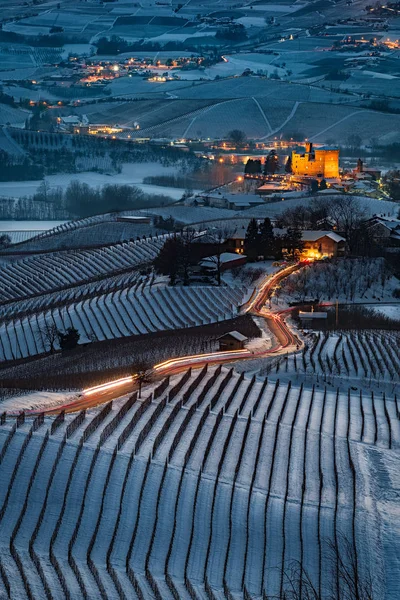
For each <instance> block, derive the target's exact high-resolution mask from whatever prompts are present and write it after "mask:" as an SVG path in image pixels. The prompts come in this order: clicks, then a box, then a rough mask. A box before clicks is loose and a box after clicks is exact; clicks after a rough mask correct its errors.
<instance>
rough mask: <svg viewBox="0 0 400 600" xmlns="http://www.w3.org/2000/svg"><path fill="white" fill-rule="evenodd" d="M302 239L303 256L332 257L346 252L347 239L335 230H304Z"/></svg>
mask: <svg viewBox="0 0 400 600" xmlns="http://www.w3.org/2000/svg"><path fill="white" fill-rule="evenodd" d="M302 240H303V243H304V247H303V251H302V258H322V257H323V256H329V257H330V258H331V257H336V256H343V255H344V253H345V249H346V240H345V238H343V237H342V236H341V235H338V234H337V233H335V232H334V231H303V232H302Z"/></svg>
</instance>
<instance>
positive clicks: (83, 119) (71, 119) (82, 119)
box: [61, 115, 89, 125]
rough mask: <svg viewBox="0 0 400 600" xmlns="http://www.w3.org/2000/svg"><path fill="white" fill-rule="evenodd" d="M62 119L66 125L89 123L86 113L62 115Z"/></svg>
mask: <svg viewBox="0 0 400 600" xmlns="http://www.w3.org/2000/svg"><path fill="white" fill-rule="evenodd" d="M61 121H62V122H63V123H65V124H66V125H87V124H88V123H89V119H88V118H87V116H86V115H82V116H77V115H69V116H68V117H61Z"/></svg>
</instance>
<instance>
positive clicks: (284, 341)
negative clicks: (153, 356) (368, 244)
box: [9, 264, 303, 416]
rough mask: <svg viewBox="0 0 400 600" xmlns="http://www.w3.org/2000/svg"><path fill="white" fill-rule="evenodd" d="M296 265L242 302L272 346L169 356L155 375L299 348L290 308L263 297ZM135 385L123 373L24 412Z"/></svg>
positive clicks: (87, 403) (82, 403)
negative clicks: (274, 307)
mask: <svg viewBox="0 0 400 600" xmlns="http://www.w3.org/2000/svg"><path fill="white" fill-rule="evenodd" d="M297 269H299V264H294V265H290V266H288V267H285V268H284V269H281V270H280V271H278V272H277V273H275V274H274V275H269V276H267V277H266V278H265V279H264V281H263V283H262V284H261V286H260V287H259V288H257V290H256V291H255V293H254V294H253V295H252V297H251V298H250V300H248V302H247V303H246V304H244V305H243V306H242V313H244V314H253V315H255V316H258V317H262V318H264V319H266V321H267V322H268V327H269V329H270V331H271V332H272V333H273V335H274V337H275V338H276V340H277V344H276V345H275V346H273V347H272V348H269V349H262V348H261V349H260V350H259V351H253V352H252V351H250V350H248V349H243V350H233V351H226V352H210V353H207V354H197V355H192V356H182V357H179V358H172V359H170V360H167V361H164V362H163V363H160V364H158V365H154V367H153V372H154V374H155V376H156V377H166V376H167V375H175V374H177V373H179V372H181V371H184V370H185V369H188V368H189V367H193V368H200V367H203V366H204V365H206V364H209V365H211V364H223V363H230V362H232V361H238V360H249V359H256V358H267V357H268V356H277V355H279V354H287V353H289V352H295V351H296V350H299V349H300V348H301V347H302V345H303V343H302V341H301V339H300V338H298V337H297V335H296V334H295V333H294V332H293V331H292V330H291V329H290V327H289V326H288V325H287V323H286V321H285V318H286V317H287V316H288V315H289V314H290V310H282V311H279V312H272V311H270V310H268V309H267V308H266V307H265V303H266V300H267V299H268V298H269V297H270V296H271V294H272V292H273V289H274V288H275V286H276V285H278V284H279V283H280V282H281V281H282V280H283V279H284V278H285V277H288V275H290V274H291V273H293V272H294V271H296V270H297ZM137 388H138V385H137V383H136V377H135V375H132V376H128V377H123V378H121V379H117V380H113V381H109V382H107V383H103V384H101V385H98V386H94V387H92V388H88V389H86V390H83V391H82V392H81V393H80V394H77V395H76V397H75V399H74V400H73V401H71V402H68V403H66V404H62V405H59V406H56V407H52V408H49V409H48V410H45V411H40V410H32V411H25V414H26V415H35V414H39V413H41V412H44V413H45V414H47V415H54V414H57V413H60V412H61V411H62V410H64V411H65V412H67V413H68V412H77V411H80V410H83V409H89V408H94V407H96V406H98V405H100V404H104V403H105V402H109V401H110V400H114V399H116V398H120V397H121V396H123V395H125V394H129V393H132V392H133V391H135V390H136V389H137ZM9 415H10V416H11V413H9Z"/></svg>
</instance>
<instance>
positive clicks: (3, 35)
mask: <svg viewBox="0 0 400 600" xmlns="http://www.w3.org/2000/svg"><path fill="white" fill-rule="evenodd" d="M0 42H5V43H7V42H11V43H14V44H26V45H28V46H34V47H37V48H61V49H62V47H63V46H64V45H65V44H80V43H81V44H84V43H86V39H85V38H79V36H78V35H75V34H74V35H67V34H65V33H62V32H59V33H55V34H54V35H46V34H45V35H22V34H21V33H15V32H14V31H4V30H3V29H0Z"/></svg>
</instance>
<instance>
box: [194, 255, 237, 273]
mask: <svg viewBox="0 0 400 600" xmlns="http://www.w3.org/2000/svg"><path fill="white" fill-rule="evenodd" d="M244 264H246V256H244V254H243V253H240V256H238V255H237V253H235V252H223V253H222V254H221V255H220V256H208V257H207V258H204V259H203V260H202V261H201V262H200V267H201V269H202V271H203V272H206V273H213V272H215V271H216V270H217V268H218V266H219V267H220V269H221V271H226V270H227V269H233V268H235V267H240V266H242V265H244Z"/></svg>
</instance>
